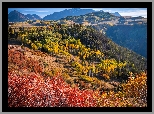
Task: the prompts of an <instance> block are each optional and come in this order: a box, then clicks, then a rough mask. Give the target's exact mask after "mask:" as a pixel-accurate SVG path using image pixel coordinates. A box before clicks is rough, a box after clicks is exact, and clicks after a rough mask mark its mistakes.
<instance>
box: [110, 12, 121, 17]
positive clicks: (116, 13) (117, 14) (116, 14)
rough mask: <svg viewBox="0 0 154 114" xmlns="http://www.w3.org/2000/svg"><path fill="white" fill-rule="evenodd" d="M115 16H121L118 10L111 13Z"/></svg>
mask: <svg viewBox="0 0 154 114" xmlns="http://www.w3.org/2000/svg"><path fill="white" fill-rule="evenodd" d="M112 14H113V15H115V16H118V17H121V15H120V14H119V13H118V12H115V13H112Z"/></svg>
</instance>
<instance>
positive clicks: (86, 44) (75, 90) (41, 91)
mask: <svg viewBox="0 0 154 114" xmlns="http://www.w3.org/2000/svg"><path fill="white" fill-rule="evenodd" d="M15 29H17V28H13V27H11V26H10V27H9V28H8V39H9V40H8V41H9V42H8V43H9V45H8V85H9V86H8V93H9V97H8V100H9V106H10V107H12V106H16V107H18V106H22V107H25V106H28V107H38V106H45V107H52V106H60V107H65V106H66V107H74V106H75V107H77V106H79V107H90V106H92V107H110V106H111V107H115V106H116V107H128V106H132V107H137V106H141V107H145V106H147V99H146V97H147V94H146V92H147V85H146V79H147V75H146V72H144V71H143V70H146V67H147V61H146V59H145V58H143V57H142V56H140V55H138V54H136V53H134V52H132V51H130V50H128V49H126V48H124V47H121V46H119V45H117V44H116V43H114V42H113V41H112V40H111V39H109V38H108V37H106V36H105V35H103V34H102V33H101V32H99V31H97V30H95V29H93V28H92V27H89V26H83V25H81V24H72V25H67V24H56V23H55V24H53V25H48V26H40V27H39V26H37V27H36V26H33V27H24V28H20V29H18V31H15ZM17 42H18V43H19V45H17ZM13 43H14V44H16V45H13ZM20 43H21V44H20ZM19 80H20V81H19ZM16 85H22V86H16ZM132 88H133V89H132ZM136 88H137V89H136ZM23 90H24V91H23ZM55 91H56V92H55ZM27 93H28V96H27ZM14 94H16V96H15V95H14ZM34 94H35V95H34ZM60 95H62V96H60ZM21 96H23V98H22V99H21ZM15 97H16V98H18V100H17V101H18V103H16V102H15V100H14V99H15ZM74 97H75V98H74ZM29 99H33V101H34V102H32V101H31V100H29ZM35 99H38V100H35ZM42 99H43V100H42ZM72 99H73V101H72ZM123 99H125V101H126V102H125V101H124V100H123ZM106 100H108V102H109V103H104V102H105V101H106Z"/></svg>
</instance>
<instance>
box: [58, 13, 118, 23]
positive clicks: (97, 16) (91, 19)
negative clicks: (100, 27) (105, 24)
mask: <svg viewBox="0 0 154 114" xmlns="http://www.w3.org/2000/svg"><path fill="white" fill-rule="evenodd" d="M117 18H118V17H116V16H114V15H113V14H111V13H109V12H104V11H97V12H91V13H87V14H85V15H80V16H67V17H65V18H61V19H60V20H72V21H74V22H76V23H82V22H84V21H86V22H88V23H91V24H98V23H99V22H102V21H111V20H115V19H117Z"/></svg>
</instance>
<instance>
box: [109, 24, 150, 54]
mask: <svg viewBox="0 0 154 114" xmlns="http://www.w3.org/2000/svg"><path fill="white" fill-rule="evenodd" d="M106 35H107V36H108V37H110V38H111V39H112V40H113V41H114V42H116V43H117V44H119V45H121V46H124V47H127V48H128V49H131V50H133V51H134V52H136V53H138V54H140V55H142V56H144V57H147V25H117V26H112V27H108V28H107V30H106Z"/></svg>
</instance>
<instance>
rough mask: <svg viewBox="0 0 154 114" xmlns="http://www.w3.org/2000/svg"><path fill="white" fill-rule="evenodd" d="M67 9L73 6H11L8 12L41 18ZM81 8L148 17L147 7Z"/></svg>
mask: <svg viewBox="0 0 154 114" xmlns="http://www.w3.org/2000/svg"><path fill="white" fill-rule="evenodd" d="M65 9H71V8H9V9H8V13H10V12H11V11H13V10H17V11H19V12H20V13H23V14H25V15H26V14H37V15H39V16H40V17H41V18H43V17H45V16H46V15H50V14H53V13H54V12H60V11H62V10H65ZM81 9H93V10H95V11H100V10H103V11H105V12H109V13H114V12H118V13H119V14H120V15H121V16H132V17H137V16H142V17H145V18H147V8H81Z"/></svg>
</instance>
